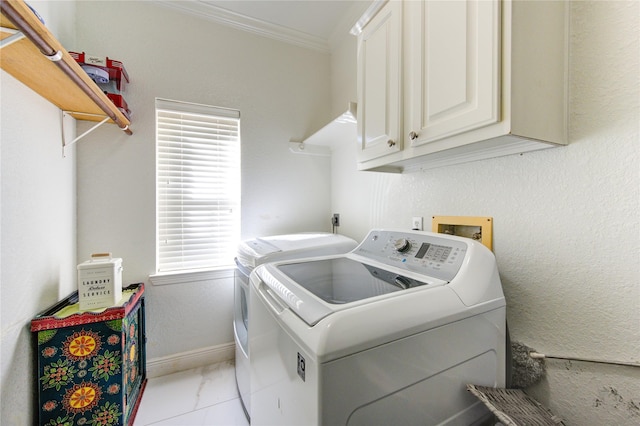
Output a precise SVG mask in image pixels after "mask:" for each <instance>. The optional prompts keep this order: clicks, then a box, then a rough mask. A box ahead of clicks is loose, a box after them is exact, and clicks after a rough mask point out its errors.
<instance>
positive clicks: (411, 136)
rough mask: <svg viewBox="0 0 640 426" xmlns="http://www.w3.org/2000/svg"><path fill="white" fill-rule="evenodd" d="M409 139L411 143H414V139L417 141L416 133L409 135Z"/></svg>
mask: <svg viewBox="0 0 640 426" xmlns="http://www.w3.org/2000/svg"><path fill="white" fill-rule="evenodd" d="M409 139H411V140H412V141H415V140H416V139H418V133H416V132H411V133H409Z"/></svg>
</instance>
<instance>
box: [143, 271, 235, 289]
mask: <svg viewBox="0 0 640 426" xmlns="http://www.w3.org/2000/svg"><path fill="white" fill-rule="evenodd" d="M233 271H234V267H233V266H229V267H221V268H218V269H209V270H198V271H181V272H167V273H164V274H154V275H149V281H151V284H152V285H172V284H183V283H191V282H196V281H210V280H219V279H223V278H233Z"/></svg>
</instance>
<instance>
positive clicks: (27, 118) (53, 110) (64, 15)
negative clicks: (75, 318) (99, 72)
mask: <svg viewBox="0 0 640 426" xmlns="http://www.w3.org/2000/svg"><path fill="white" fill-rule="evenodd" d="M30 4H31V5H32V6H33V7H35V8H36V9H37V10H38V12H39V13H40V15H41V16H42V17H43V18H44V20H45V22H47V26H48V28H49V29H50V31H52V32H53V33H54V34H56V35H57V36H58V38H59V40H61V41H62V42H63V43H66V42H72V41H73V36H74V33H73V25H72V23H73V16H74V6H73V3H64V4H62V3H61V4H59V5H57V6H56V7H52V5H51V4H48V3H47V2H37V1H36V2H30ZM0 89H1V91H2V102H1V103H0V105H1V112H0V122H1V132H0V143H1V146H0V175H1V189H0V191H1V197H0V208H1V215H0V218H1V221H0V223H1V224H0V240H1V249H0V265H2V266H1V268H0V294H1V298H0V299H1V302H0V303H1V309H0V315H1V318H0V323H1V327H2V341H1V344H0V347H1V352H0V366H1V367H0V368H1V375H0V383H1V395H0V397H1V399H2V405H1V406H0V424H2V425H7V426H13V425H16V426H22V425H27V424H33V418H32V407H33V403H34V397H33V395H34V394H35V389H36V388H35V382H36V378H35V376H36V373H35V371H36V370H35V368H36V367H35V365H34V364H33V362H32V361H33V358H32V357H33V350H32V345H31V342H32V341H31V337H32V335H31V332H30V328H29V327H30V322H31V319H32V318H33V317H35V315H37V314H38V313H39V312H41V311H42V310H44V309H46V308H47V307H48V306H50V305H51V304H53V303H55V302H57V301H58V300H60V299H62V298H63V297H65V296H67V295H69V294H70V293H71V292H72V291H74V290H75V283H76V216H75V214H76V197H75V193H76V188H75V183H76V181H75V152H74V151H75V150H74V148H73V147H71V148H68V149H67V150H66V153H65V154H66V156H65V157H64V158H63V156H62V143H61V139H60V137H61V118H60V111H59V110H58V108H57V107H55V106H54V105H53V104H51V103H49V102H48V101H46V100H45V99H44V98H42V97H40V96H39V95H38V94H36V93H35V92H33V91H32V90H31V89H29V88H27V87H26V86H25V85H23V84H22V83H20V82H19V81H18V80H16V79H15V78H13V77H12V76H11V75H9V74H7V73H6V72H5V71H1V72H0ZM74 121H75V120H74V119H73V118H69V119H66V120H65V121H64V123H65V132H66V136H67V137H68V138H70V139H72V138H73V137H75V125H74Z"/></svg>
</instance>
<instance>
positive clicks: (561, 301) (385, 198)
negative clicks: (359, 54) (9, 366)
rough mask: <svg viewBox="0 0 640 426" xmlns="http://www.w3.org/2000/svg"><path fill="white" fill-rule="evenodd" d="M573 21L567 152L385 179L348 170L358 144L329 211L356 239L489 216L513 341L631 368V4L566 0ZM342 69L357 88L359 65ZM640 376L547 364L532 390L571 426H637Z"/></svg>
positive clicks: (635, 205)
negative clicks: (445, 219)
mask: <svg viewBox="0 0 640 426" xmlns="http://www.w3.org/2000/svg"><path fill="white" fill-rule="evenodd" d="M570 13H571V15H570V16H571V28H570V37H571V38H570V40H571V44H570V49H571V54H570V76H569V84H570V87H569V89H570V129H569V131H570V144H569V145H568V146H566V147H560V148H554V149H549V150H545V151H539V152H534V153H529V154H525V155H515V156H508V157H502V158H496V159H491V160H486V161H480V162H475V163H469V164H462V165H457V166H451V167H446V168H440V169H435V170H428V171H425V172H421V173H416V174H406V175H388V174H382V173H371V172H364V173H362V172H356V171H355V162H356V159H355V143H354V144H353V145H348V146H344V147H342V148H341V149H340V150H338V151H336V152H334V155H333V157H332V173H333V179H332V182H333V187H332V205H333V206H332V210H333V211H335V212H339V213H340V215H341V216H340V218H341V221H342V223H343V226H342V227H341V231H342V232H343V233H345V234H347V235H348V236H350V237H352V238H355V239H358V240H359V239H362V238H363V237H364V236H365V235H366V232H367V231H368V230H369V229H370V228H373V227H387V228H389V227H399V228H405V229H406V228H409V227H410V224H411V222H410V221H411V217H412V216H423V217H424V218H425V227H426V228H430V223H431V216H433V215H454V216H492V217H493V218H494V230H493V231H494V252H495V254H496V258H497V261H498V266H499V269H500V274H501V278H502V282H503V287H504V291H505V295H506V298H507V315H508V321H509V325H510V328H511V335H512V338H513V339H514V340H517V341H521V342H523V343H525V344H527V345H528V346H531V347H534V348H535V349H537V350H538V351H540V352H543V353H544V352H546V353H548V354H554V355H566V356H574V357H587V358H596V359H602V360H611V361H623V362H631V363H638V362H640V224H639V220H640V219H639V215H638V211H640V176H639V174H640V140H639V138H640V136H639V122H640V104H639V103H640V85H639V77H638V76H639V75H640V66H639V55H640V43H639V32H638V31H639V25H638V16H640V3H638V2H620V1H618V2H600V1H596V2H585V1H576V2H572V3H571V10H570ZM351 43H353V46H354V47H353V49H354V51H355V42H353V41H352V42H351ZM340 58H343V56H340ZM341 60H342V61H343V62H342V63H341V64H340V66H341V69H342V70H343V73H344V78H351V79H353V77H352V76H353V75H354V74H353V73H355V61H353V62H351V63H349V62H348V61H346V60H344V59H341ZM334 68H337V67H336V66H334ZM348 95H350V96H355V89H353V90H352V91H351V93H348ZM352 99H353V98H352ZM339 103H340V102H336V100H335V99H334V102H333V105H334V108H335V105H339ZM337 112H338V111H334V113H337ZM638 370H639V368H637V367H618V366H609V365H607V364H593V363H583V362H563V361H549V362H548V371H547V376H546V378H545V380H544V381H543V382H542V383H540V384H539V385H537V386H535V387H533V388H531V389H530V392H532V394H533V395H534V396H535V397H536V398H538V399H539V400H540V401H541V402H543V403H544V404H546V405H547V406H549V407H551V408H552V409H553V410H554V411H555V412H556V413H557V414H559V415H561V416H563V417H564V418H565V419H567V421H568V424H572V425H604V424H616V425H632V424H634V425H635V424H638V422H640V412H639V410H638V407H639V406H640V380H638V374H639V371H638Z"/></svg>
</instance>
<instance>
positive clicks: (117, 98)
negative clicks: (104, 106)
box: [105, 92, 131, 120]
mask: <svg viewBox="0 0 640 426" xmlns="http://www.w3.org/2000/svg"><path fill="white" fill-rule="evenodd" d="M105 94H106V95H107V98H109V99H110V100H111V102H113V104H114V105H115V106H116V107H118V109H119V110H120V112H122V113H123V114H124V116H125V117H127V119H128V120H131V111H130V110H129V105H127V101H125V100H124V98H123V97H122V95H117V94H115V93H108V92H105Z"/></svg>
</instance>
